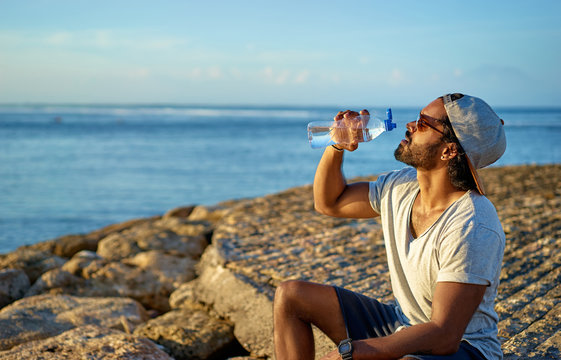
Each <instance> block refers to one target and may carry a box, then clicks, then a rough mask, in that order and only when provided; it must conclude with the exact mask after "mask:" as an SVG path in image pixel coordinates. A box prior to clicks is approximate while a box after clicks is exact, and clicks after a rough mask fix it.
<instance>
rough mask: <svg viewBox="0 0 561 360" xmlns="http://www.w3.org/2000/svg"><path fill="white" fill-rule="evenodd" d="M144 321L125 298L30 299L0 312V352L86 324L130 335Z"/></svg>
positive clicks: (142, 312)
mask: <svg viewBox="0 0 561 360" xmlns="http://www.w3.org/2000/svg"><path fill="white" fill-rule="evenodd" d="M147 320H148V315H147V313H146V311H145V310H144V308H143V307H142V305H140V304H139V303H138V302H136V301H135V300H132V299H128V298H82V297H73V296H68V295H49V294H45V295H39V296H32V297H27V298H24V299H21V300H18V301H16V302H15V303H13V304H11V305H8V306H6V307H5V308H3V309H2V310H0V349H1V350H5V349H10V348H12V347H14V346H16V345H18V344H22V343H24V342H28V341H31V340H36V339H45V338H49V337H52V336H56V335H58V334H60V333H62V332H64V331H66V330H69V329H72V328H74V327H77V326H82V325H86V324H95V325H98V326H102V327H108V328H114V329H119V330H126V329H129V330H130V331H132V330H134V328H135V327H136V326H138V325H139V324H140V323H143V322H145V321H147Z"/></svg>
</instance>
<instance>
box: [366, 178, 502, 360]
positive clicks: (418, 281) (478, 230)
mask: <svg viewBox="0 0 561 360" xmlns="http://www.w3.org/2000/svg"><path fill="white" fill-rule="evenodd" d="M418 193H419V184H418V182H417V171H416V170H415V169H413V168H405V169H402V170H398V171H394V172H391V173H388V174H386V175H382V176H380V177H378V179H377V180H376V181H374V182H371V183H370V195H369V196H370V203H371V205H372V208H373V209H374V211H376V212H377V213H378V214H380V216H381V221H382V226H383V230H384V241H385V245H386V252H387V257H388V265H389V269H390V277H391V283H392V289H393V293H394V296H395V298H396V301H397V304H398V307H399V309H398V313H402V314H403V315H405V317H406V318H405V319H404V322H406V325H415V324H419V323H425V322H428V321H430V318H431V306H432V298H433V293H434V288H435V286H436V283H437V282H439V281H448V282H459V283H469V284H480V285H487V290H486V291H485V295H484V297H483V301H482V302H481V304H480V305H479V307H478V308H477V310H476V312H475V314H474V315H473V317H472V319H471V321H470V322H469V324H468V326H467V329H466V331H465V334H464V337H463V338H464V340H466V341H468V342H469V343H470V344H471V345H473V346H474V347H476V348H477V349H479V350H480V351H481V353H482V354H483V355H484V356H485V357H486V358H487V359H501V358H502V351H501V345H500V342H499V340H498V338H497V333H498V330H497V323H498V316H497V313H496V312H495V310H494V301H495V297H496V295H497V286H498V285H499V275H500V271H501V264H502V258H503V252H504V246H505V235H504V232H503V229H502V226H501V223H500V221H499V218H498V216H497V212H496V210H495V207H494V206H493V204H492V203H491V202H490V201H489V200H488V199H487V198H486V197H485V196H481V195H479V194H478V193H477V192H473V191H468V192H466V193H465V194H464V195H463V196H462V197H461V198H460V199H458V200H457V201H455V202H454V203H453V204H452V205H450V206H449V207H448V209H446V210H445V211H444V213H443V214H442V215H441V216H440V217H439V218H438V220H436V222H435V223H434V224H432V225H431V226H430V227H429V228H428V229H427V230H426V231H425V232H424V233H423V234H421V235H419V236H418V237H417V238H416V239H415V238H413V236H412V235H411V231H410V226H409V225H410V216H411V210H412V207H413V202H414V201H415V198H416V197H417V194H418Z"/></svg>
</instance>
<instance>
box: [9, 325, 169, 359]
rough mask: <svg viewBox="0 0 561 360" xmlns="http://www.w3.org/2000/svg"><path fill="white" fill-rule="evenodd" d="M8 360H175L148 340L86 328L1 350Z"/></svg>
mask: <svg viewBox="0 0 561 360" xmlns="http://www.w3.org/2000/svg"><path fill="white" fill-rule="evenodd" d="M0 358H2V359H4V360H21V359H43V360H59V359H67V360H82V359H104V360H113V359H114V360H117V359H119V360H173V358H172V357H170V356H169V355H168V354H166V353H165V352H164V351H163V350H161V349H160V348H159V347H158V346H157V345H156V344H154V343H153V342H151V341H150V340H148V339H145V338H141V337H138V336H133V335H128V334H125V333H123V332H121V331H118V330H114V329H109V328H104V327H100V326H98V325H85V326H80V327H77V328H75V329H72V330H68V331H65V332H63V333H61V334H60V335H58V336H55V337H51V338H48V339H44V340H35V341H30V342H27V343H25V344H22V345H19V346H16V347H14V348H12V349H10V350H8V351H0Z"/></svg>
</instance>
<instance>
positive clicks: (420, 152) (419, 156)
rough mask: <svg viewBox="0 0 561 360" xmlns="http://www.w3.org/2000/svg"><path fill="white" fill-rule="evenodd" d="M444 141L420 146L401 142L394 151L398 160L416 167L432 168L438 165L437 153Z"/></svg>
mask: <svg viewBox="0 0 561 360" xmlns="http://www.w3.org/2000/svg"><path fill="white" fill-rule="evenodd" d="M441 144H442V143H440V142H439V143H435V144H429V145H426V146H420V145H417V144H413V143H411V142H409V143H407V144H406V145H402V144H399V146H398V147H397V149H395V151H394V157H395V159H396V160H397V161H401V162H402V163H404V164H406V165H409V166H412V167H414V168H415V169H423V170H430V169H433V168H434V167H435V166H436V162H437V158H436V156H437V154H438V151H439V148H440V145H441Z"/></svg>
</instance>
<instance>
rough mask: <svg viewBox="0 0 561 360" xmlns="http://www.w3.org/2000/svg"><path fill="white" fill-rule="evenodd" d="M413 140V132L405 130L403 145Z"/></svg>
mask: <svg viewBox="0 0 561 360" xmlns="http://www.w3.org/2000/svg"><path fill="white" fill-rule="evenodd" d="M410 142H411V133H409V131H406V132H405V138H404V139H402V140H401V144H402V145H407V144H409V143H410Z"/></svg>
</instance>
